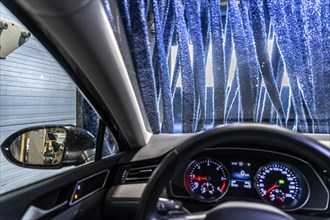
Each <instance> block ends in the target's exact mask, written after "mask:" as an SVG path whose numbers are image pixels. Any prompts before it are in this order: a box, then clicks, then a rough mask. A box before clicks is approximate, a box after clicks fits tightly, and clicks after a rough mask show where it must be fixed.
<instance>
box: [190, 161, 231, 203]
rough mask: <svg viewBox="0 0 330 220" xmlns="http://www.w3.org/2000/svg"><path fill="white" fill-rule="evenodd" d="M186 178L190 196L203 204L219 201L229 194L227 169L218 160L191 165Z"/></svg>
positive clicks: (197, 162) (196, 162)
mask: <svg viewBox="0 0 330 220" xmlns="http://www.w3.org/2000/svg"><path fill="white" fill-rule="evenodd" d="M184 178H185V179H184V182H185V187H186V189H187V191H188V192H189V194H190V195H191V196H193V197H194V198H196V199H198V200H200V201H203V202H213V201H217V200H218V199H220V198H221V197H222V196H223V195H224V194H225V193H226V192H227V190H228V186H229V184H228V183H229V177H228V172H227V170H226V168H225V167H224V165H223V164H222V163H220V162H219V161H218V160H215V159H211V158H204V159H199V160H195V161H193V162H192V163H190V165H189V166H188V168H187V170H186V172H185V176H184Z"/></svg>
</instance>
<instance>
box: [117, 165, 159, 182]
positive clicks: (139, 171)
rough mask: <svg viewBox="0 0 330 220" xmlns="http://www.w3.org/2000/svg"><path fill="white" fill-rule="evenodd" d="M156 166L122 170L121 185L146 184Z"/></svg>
mask: <svg viewBox="0 0 330 220" xmlns="http://www.w3.org/2000/svg"><path fill="white" fill-rule="evenodd" d="M156 167H157V165H150V166H143V167H130V168H127V169H125V170H124V172H123V174H122V179H121V183H138V182H140V183H143V182H148V180H149V178H150V176H151V174H152V172H153V171H154V170H155V169H156Z"/></svg>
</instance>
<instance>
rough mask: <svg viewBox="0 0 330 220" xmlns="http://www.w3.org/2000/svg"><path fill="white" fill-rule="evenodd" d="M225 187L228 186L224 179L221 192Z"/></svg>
mask: <svg viewBox="0 0 330 220" xmlns="http://www.w3.org/2000/svg"><path fill="white" fill-rule="evenodd" d="M225 188H226V181H223V184H222V186H221V189H220V190H221V192H223V191H224V190H225Z"/></svg>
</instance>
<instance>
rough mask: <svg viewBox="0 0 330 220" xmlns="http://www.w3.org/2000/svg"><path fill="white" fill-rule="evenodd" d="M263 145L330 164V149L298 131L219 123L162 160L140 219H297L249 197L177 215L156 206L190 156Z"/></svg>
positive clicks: (325, 165) (318, 163) (321, 165)
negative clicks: (163, 212)
mask: <svg viewBox="0 0 330 220" xmlns="http://www.w3.org/2000/svg"><path fill="white" fill-rule="evenodd" d="M215 146H216V147H217V148H221V147H226V148H231V147H233V148H234V147H237V146H240V147H243V148H251V147H253V148H260V149H265V148H266V147H267V150H274V151H282V152H286V153H291V154H293V155H295V156H298V157H299V156H300V157H302V158H304V157H308V160H309V162H310V163H312V164H314V165H316V166H317V167H318V168H320V169H322V170H327V169H329V168H328V165H329V155H330V150H329V148H327V147H326V146H324V145H322V144H320V143H318V142H317V141H315V140H313V139H310V138H308V137H306V136H303V135H301V134H298V133H294V132H292V131H290V130H287V129H284V128H280V127H278V126H275V125H262V124H233V125H227V126H223V127H218V128H215V129H213V130H210V131H207V132H203V133H201V134H198V135H196V136H194V137H192V138H191V139H189V140H187V141H185V142H184V143H182V144H181V145H180V146H178V147H177V148H175V149H174V150H172V151H171V152H169V153H168V154H167V156H166V157H165V158H164V159H163V160H162V162H161V163H160V165H159V166H158V167H157V169H156V170H155V171H154V173H153V175H152V176H151V178H150V180H149V182H148V184H147V186H146V188H145V190H144V192H143V194H142V198H141V200H140V205H139V209H138V213H137V219H195V220H197V219H201V220H202V219H206V220H215V219H283V220H291V219H294V218H293V217H291V216H290V215H288V214H287V213H285V212H283V211H282V210H280V209H278V208H275V207H273V206H270V205H266V204H260V203H252V202H247V201H240V202H225V203H222V204H220V205H218V206H216V207H215V208H213V209H211V210H208V211H205V212H198V213H193V214H186V215H180V216H177V217H175V218H173V217H170V216H161V215H160V214H158V212H157V209H156V206H157V202H158V199H159V196H160V194H161V192H162V191H163V189H164V188H165V186H166V185H167V184H168V183H169V181H170V179H171V177H172V176H173V175H174V174H175V171H176V170H179V168H180V165H181V166H182V165H183V164H184V163H186V162H187V161H188V160H189V159H191V158H193V157H194V156H196V155H197V154H198V153H199V152H201V151H202V150H203V149H205V148H209V147H215Z"/></svg>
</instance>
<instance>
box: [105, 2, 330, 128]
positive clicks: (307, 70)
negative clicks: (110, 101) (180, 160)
mask: <svg viewBox="0 0 330 220" xmlns="http://www.w3.org/2000/svg"><path fill="white" fill-rule="evenodd" d="M104 3H105V9H106V11H107V14H108V17H109V19H110V22H111V23H112V25H113V27H115V25H114V24H115V23H118V22H116V21H115V20H118V19H119V20H122V24H123V28H124V30H125V34H126V37H127V42H128V47H129V50H130V53H131V57H132V61H133V64H134V69H135V74H136V78H137V82H138V85H139V89H140V94H141V102H142V103H143V106H144V109H145V111H146V115H147V118H148V120H149V123H150V126H151V129H152V131H153V132H154V133H181V132H183V133H186V132H197V131H201V130H207V129H210V128H212V127H215V126H219V125H223V124H230V123H237V122H239V123H243V122H255V123H269V124H277V125H280V126H282V127H286V128H289V129H291V130H293V131H298V132H304V133H329V109H330V107H329V105H330V98H329V97H330V96H329V91H330V89H329V85H330V38H329V36H330V26H329V21H330V2H329V1H322V0H321V1H316V0H313V1H310V0H295V1H282V0H264V1H260V0H240V1H239V0H228V1H227V0H225V1H223V0H221V1H220V0H200V1H195V0H184V1H181V0H161V1H157V0H153V1H118V6H115V7H118V11H119V14H120V15H118V16H113V11H114V10H113V9H111V8H110V6H109V2H108V1H107V0H104ZM111 4H113V3H111ZM117 26H118V25H117ZM114 29H115V31H118V30H116V27H115V28H114Z"/></svg>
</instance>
